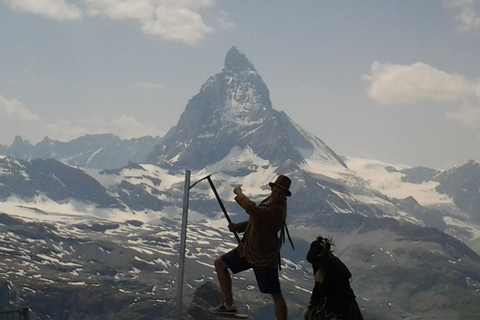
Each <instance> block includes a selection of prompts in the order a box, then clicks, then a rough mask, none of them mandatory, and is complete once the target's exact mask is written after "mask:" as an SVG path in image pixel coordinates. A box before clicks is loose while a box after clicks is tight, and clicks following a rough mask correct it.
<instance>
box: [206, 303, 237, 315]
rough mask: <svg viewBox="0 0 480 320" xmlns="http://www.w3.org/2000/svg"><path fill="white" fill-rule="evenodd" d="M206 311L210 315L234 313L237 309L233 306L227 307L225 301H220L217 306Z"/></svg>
mask: <svg viewBox="0 0 480 320" xmlns="http://www.w3.org/2000/svg"><path fill="white" fill-rule="evenodd" d="M208 311H210V312H211V313H236V312H237V307H235V305H231V306H227V304H226V303H225V301H222V302H220V304H219V305H218V306H216V307H214V308H210V309H208Z"/></svg>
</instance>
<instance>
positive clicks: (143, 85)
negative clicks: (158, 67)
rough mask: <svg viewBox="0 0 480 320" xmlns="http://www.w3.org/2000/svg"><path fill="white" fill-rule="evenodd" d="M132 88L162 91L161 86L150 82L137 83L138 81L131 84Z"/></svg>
mask: <svg viewBox="0 0 480 320" xmlns="http://www.w3.org/2000/svg"><path fill="white" fill-rule="evenodd" d="M133 86H134V87H137V88H144V89H154V90H155V89H163V85H162V84H160V83H152V82H148V81H146V82H139V81H135V82H134V83H133Z"/></svg>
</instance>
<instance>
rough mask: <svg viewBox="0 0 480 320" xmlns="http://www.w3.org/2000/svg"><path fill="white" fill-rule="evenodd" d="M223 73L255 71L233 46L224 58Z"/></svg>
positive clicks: (243, 55)
mask: <svg viewBox="0 0 480 320" xmlns="http://www.w3.org/2000/svg"><path fill="white" fill-rule="evenodd" d="M225 71H233V72H240V71H257V70H256V69H255V67H254V66H253V64H252V63H251V62H250V61H249V60H248V59H247V57H246V56H245V54H243V53H242V52H240V51H239V50H238V49H237V48H236V47H235V46H233V47H232V48H231V49H230V50H229V51H228V52H227V56H226V57H225Z"/></svg>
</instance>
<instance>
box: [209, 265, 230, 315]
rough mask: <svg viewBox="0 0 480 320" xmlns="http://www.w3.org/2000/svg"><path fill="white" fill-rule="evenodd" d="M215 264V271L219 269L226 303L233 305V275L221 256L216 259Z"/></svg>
mask: <svg viewBox="0 0 480 320" xmlns="http://www.w3.org/2000/svg"><path fill="white" fill-rule="evenodd" d="M213 264H214V266H215V271H217V278H218V282H219V283H220V288H221V289H222V292H223V297H224V299H225V303H226V304H228V305H229V306H231V305H232V304H233V294H232V277H231V276H230V272H229V271H228V266H227V265H226V264H225V262H223V260H222V259H220V258H217V259H215V262H214V263H213Z"/></svg>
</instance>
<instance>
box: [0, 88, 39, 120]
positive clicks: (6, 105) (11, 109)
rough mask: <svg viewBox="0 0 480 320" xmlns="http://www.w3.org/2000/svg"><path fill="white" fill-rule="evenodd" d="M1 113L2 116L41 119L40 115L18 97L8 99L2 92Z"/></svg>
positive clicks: (0, 97) (0, 99)
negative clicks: (17, 98)
mask: <svg viewBox="0 0 480 320" xmlns="http://www.w3.org/2000/svg"><path fill="white" fill-rule="evenodd" d="M0 114H1V115H2V117H1V118H3V119H6V118H13V119H17V120H26V121H39V120H40V116H39V115H38V114H36V113H34V112H32V111H31V110H29V109H28V108H26V107H25V106H24V105H23V104H22V103H21V102H20V101H18V100H16V99H12V100H8V99H6V98H5V97H3V96H2V95H1V94H0Z"/></svg>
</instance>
